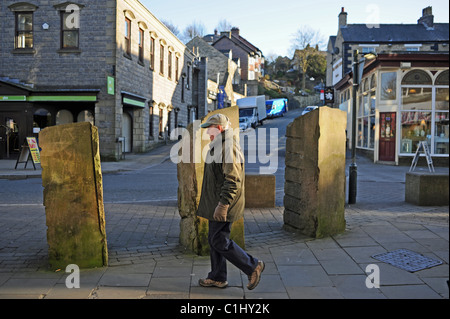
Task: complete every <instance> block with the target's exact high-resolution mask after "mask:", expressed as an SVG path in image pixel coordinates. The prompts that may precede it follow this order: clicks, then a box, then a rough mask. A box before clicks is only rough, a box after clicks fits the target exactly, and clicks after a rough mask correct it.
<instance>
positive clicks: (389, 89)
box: [380, 72, 397, 101]
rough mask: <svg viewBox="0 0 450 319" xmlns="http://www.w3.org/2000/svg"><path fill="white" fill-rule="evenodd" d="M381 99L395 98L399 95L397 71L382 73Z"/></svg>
mask: <svg viewBox="0 0 450 319" xmlns="http://www.w3.org/2000/svg"><path fill="white" fill-rule="evenodd" d="M380 93H381V94H380V98H381V100H384V101H387V100H395V99H396V97H397V73H396V72H385V73H381V92H380Z"/></svg>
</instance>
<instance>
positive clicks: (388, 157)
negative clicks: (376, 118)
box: [378, 112, 397, 162]
mask: <svg viewBox="0 0 450 319" xmlns="http://www.w3.org/2000/svg"><path fill="white" fill-rule="evenodd" d="M395 115H396V113H395V112H387V113H380V153H379V157H378V159H379V160H380V161H386V162H394V161H395V134H396V131H397V130H396V125H395V123H396V116H395Z"/></svg>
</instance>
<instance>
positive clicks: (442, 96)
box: [436, 87, 449, 111]
mask: <svg viewBox="0 0 450 319" xmlns="http://www.w3.org/2000/svg"><path fill="white" fill-rule="evenodd" d="M436 110H445V111H448V110H449V105H448V87H447V88H436Z"/></svg>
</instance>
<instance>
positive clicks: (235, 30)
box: [231, 27, 239, 37]
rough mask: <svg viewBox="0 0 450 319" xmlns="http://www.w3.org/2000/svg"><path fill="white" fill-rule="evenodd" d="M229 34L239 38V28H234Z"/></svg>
mask: <svg viewBox="0 0 450 319" xmlns="http://www.w3.org/2000/svg"><path fill="white" fill-rule="evenodd" d="M231 34H232V35H234V36H237V37H238V36H239V28H236V27H234V28H232V29H231Z"/></svg>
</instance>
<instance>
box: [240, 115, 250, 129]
mask: <svg viewBox="0 0 450 319" xmlns="http://www.w3.org/2000/svg"><path fill="white" fill-rule="evenodd" d="M250 126H251V123H250V119H249V118H248V117H240V118H239V129H240V130H241V131H245V130H247V129H248V128H250Z"/></svg>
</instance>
